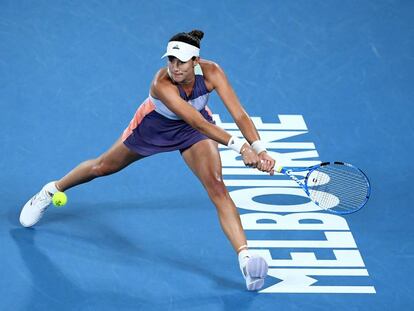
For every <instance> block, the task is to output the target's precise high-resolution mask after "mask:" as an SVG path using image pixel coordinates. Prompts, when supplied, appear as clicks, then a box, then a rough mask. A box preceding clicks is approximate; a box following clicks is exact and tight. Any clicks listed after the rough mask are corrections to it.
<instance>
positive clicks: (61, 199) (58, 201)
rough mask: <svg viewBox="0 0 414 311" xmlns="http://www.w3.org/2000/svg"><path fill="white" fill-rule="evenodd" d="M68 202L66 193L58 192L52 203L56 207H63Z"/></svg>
mask: <svg viewBox="0 0 414 311" xmlns="http://www.w3.org/2000/svg"><path fill="white" fill-rule="evenodd" d="M67 201H68V198H67V196H66V194H65V193H64V192H60V191H58V192H56V193H55V194H54V195H53V197H52V202H53V205H54V206H58V207H59V206H63V205H65V204H66V202H67Z"/></svg>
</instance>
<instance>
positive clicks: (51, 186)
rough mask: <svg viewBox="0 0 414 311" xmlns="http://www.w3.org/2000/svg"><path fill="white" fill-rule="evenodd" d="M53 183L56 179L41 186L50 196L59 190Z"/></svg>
mask: <svg viewBox="0 0 414 311" xmlns="http://www.w3.org/2000/svg"><path fill="white" fill-rule="evenodd" d="M55 183H56V181H51V182H50V183H47V184H46V185H45V186H44V187H43V189H45V190H46V191H47V192H48V193H49V195H50V196H53V195H54V194H55V193H56V192H58V191H59V189H58V188H56V185H55Z"/></svg>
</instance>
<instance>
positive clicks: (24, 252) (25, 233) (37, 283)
mask: <svg viewBox="0 0 414 311" xmlns="http://www.w3.org/2000/svg"><path fill="white" fill-rule="evenodd" d="M37 234H38V233H37V232H36V229H27V228H17V229H11V230H10V236H11V238H12V239H13V240H14V242H15V243H16V245H17V247H18V250H19V253H20V255H21V257H22V259H23V261H24V263H25V265H26V267H27V269H28V271H29V282H30V283H31V285H32V286H31V287H30V288H31V293H30V298H28V299H27V300H26V306H27V307H26V308H23V309H24V310H45V309H51V310H59V309H69V310H93V306H94V305H95V304H98V305H101V306H105V304H106V303H108V304H111V303H112V304H113V303H114V302H116V303H117V306H118V307H120V308H123V307H125V308H131V309H135V308H136V307H139V306H143V305H148V304H150V303H151V302H149V301H145V299H142V298H141V297H133V296H130V295H128V294H122V295H120V294H118V293H115V292H113V291H104V292H103V291H95V292H88V291H85V290H83V289H82V288H81V286H79V285H78V284H76V283H75V282H73V281H71V280H70V279H68V278H67V277H66V276H65V274H64V273H63V272H62V271H61V270H60V269H59V267H58V266H57V265H56V264H55V263H54V262H53V260H52V259H51V258H50V257H49V256H47V255H45V254H44V253H43V252H42V251H40V249H39V248H38V247H37V246H36V241H35V240H36V235H37Z"/></svg>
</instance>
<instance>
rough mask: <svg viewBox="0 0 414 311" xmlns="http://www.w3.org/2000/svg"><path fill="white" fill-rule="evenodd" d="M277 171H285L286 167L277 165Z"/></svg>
mask: <svg viewBox="0 0 414 311" xmlns="http://www.w3.org/2000/svg"><path fill="white" fill-rule="evenodd" d="M275 172H277V173H285V172H286V169H285V168H284V167H283V166H276V167H275Z"/></svg>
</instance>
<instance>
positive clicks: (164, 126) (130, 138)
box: [123, 109, 215, 156]
mask: <svg viewBox="0 0 414 311" xmlns="http://www.w3.org/2000/svg"><path fill="white" fill-rule="evenodd" d="M200 113H201V114H202V115H203V117H204V118H205V119H206V120H207V121H208V122H210V123H212V124H215V122H214V121H213V119H212V117H211V115H210V114H209V113H208V112H207V110H206V109H203V110H201V111H200ZM139 121H140V122H139V124H135V127H134V128H132V129H131V128H130V130H129V131H127V130H125V132H124V135H123V142H124V144H125V146H127V147H128V148H129V149H130V150H132V151H134V152H136V153H138V154H139V155H142V156H150V155H153V154H156V153H160V152H168V151H174V150H180V152H181V153H182V152H183V151H185V150H186V149H188V148H190V147H191V146H192V145H194V144H195V143H197V142H199V141H201V140H204V139H208V137H207V136H205V135H203V134H201V133H200V132H199V131H197V130H195V129H193V128H192V127H191V126H190V125H188V124H187V123H185V122H184V121H183V120H171V119H168V118H166V117H164V116H163V115H161V114H159V113H158V112H156V111H155V110H154V111H151V112H149V113H148V114H146V115H145V116H143V118H142V120H139ZM131 122H132V121H131Z"/></svg>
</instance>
